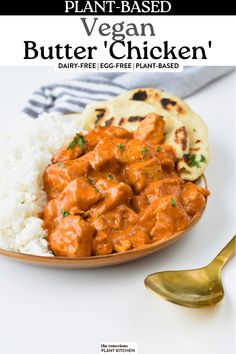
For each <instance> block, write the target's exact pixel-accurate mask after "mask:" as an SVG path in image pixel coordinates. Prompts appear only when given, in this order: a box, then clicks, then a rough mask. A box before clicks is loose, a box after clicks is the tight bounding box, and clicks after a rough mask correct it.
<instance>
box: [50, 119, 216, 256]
mask: <svg viewBox="0 0 236 354" xmlns="http://www.w3.org/2000/svg"><path fill="white" fill-rule="evenodd" d="M164 124H165V123H164V120H163V119H162V117H161V116H158V115H156V114H149V115H147V116H146V118H145V119H144V120H143V121H142V122H140V125H139V127H138V129H137V130H136V131H135V132H134V133H131V132H129V131H127V130H125V129H123V128H120V127H114V126H106V127H100V126H97V127H96V128H95V129H94V130H91V131H89V132H88V134H86V135H83V134H76V136H75V137H74V138H73V140H72V141H71V142H70V143H69V144H68V145H67V146H65V147H63V148H62V149H60V150H59V151H58V152H57V153H56V155H55V156H54V157H53V159H52V165H50V166H49V167H48V168H47V169H46V171H45V174H44V186H45V190H46V192H47V195H48V199H49V202H48V204H47V205H46V207H45V210H44V215H43V219H44V225H45V228H46V230H47V231H48V242H49V247H50V249H51V251H52V252H53V254H54V255H56V256H66V257H85V256H93V255H107V254H110V253H114V252H124V251H128V250H132V249H137V248H144V247H145V246H146V245H149V244H151V243H154V242H157V241H159V240H161V239H167V238H168V237H170V236H171V235H173V234H174V233H176V232H178V231H181V230H183V229H186V228H187V227H188V226H189V224H190V223H191V221H192V220H193V218H196V217H197V216H199V215H200V214H201V212H202V210H203V209H204V207H205V203H206V197H207V196H208V195H209V192H208V191H207V190H206V189H203V188H201V187H198V186H196V185H195V184H193V183H191V182H187V183H185V181H184V180H182V179H181V178H180V177H179V175H178V173H177V171H176V170H175V163H176V158H175V153H174V151H173V149H172V147H171V146H168V145H165V144H163V142H164V140H165V139H164Z"/></svg>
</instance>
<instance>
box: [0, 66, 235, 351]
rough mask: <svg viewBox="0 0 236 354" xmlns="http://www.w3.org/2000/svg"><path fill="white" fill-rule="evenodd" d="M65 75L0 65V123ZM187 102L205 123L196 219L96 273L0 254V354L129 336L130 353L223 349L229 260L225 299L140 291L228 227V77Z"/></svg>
mask: <svg viewBox="0 0 236 354" xmlns="http://www.w3.org/2000/svg"><path fill="white" fill-rule="evenodd" d="M70 76H72V75H71V74H70V75H68V74H67V75H66V74H58V73H54V72H53V70H52V69H51V68H11V67H0V78H1V80H0V99H1V114H0V124H1V125H0V126H1V129H3V127H4V122H5V121H6V120H7V119H8V118H9V117H10V116H11V115H14V114H16V113H17V111H18V110H19V109H20V108H21V106H22V105H23V104H24V102H25V100H26V99H27V97H28V96H29V94H30V93H31V92H32V90H34V89H36V88H37V87H38V86H40V85H42V84H45V83H48V82H51V81H54V80H57V79H58V78H60V79H61V78H68V77H70ZM187 102H188V103H189V104H190V105H191V106H192V108H193V109H195V110H196V111H197V112H198V113H199V114H201V115H202V116H203V117H204V119H205V120H206V122H207V124H208V127H209V133H210V145H211V155H212V158H211V162H210V165H209V167H208V169H207V178H208V184H209V189H210V190H211V193H212V195H211V197H210V198H209V202H208V206H207V210H206V212H205V215H204V216H203V218H202V220H201V221H200V223H199V224H198V225H197V226H196V227H195V228H194V229H193V230H192V231H191V232H189V233H188V234H187V235H186V236H185V237H184V238H182V239H181V240H180V241H178V242H177V243H176V244H173V245H171V246H169V247H168V248H166V249H163V250H161V251H159V252H157V253H156V254H153V255H151V256H149V257H147V258H144V259H142V260H140V261H136V262H133V263H130V264H126V265H121V266H116V267H111V268H104V269H97V270H59V269H47V268H40V267H37V266H30V265H27V264H23V263H17V262H15V261H12V260H9V259H6V258H3V257H1V258H0V279H1V287H0V352H1V353H2V354H65V353H66V354H74V353H79V354H97V353H98V352H99V349H98V348H99V343H100V342H112V341H114V342H120V341H126V342H137V343H138V348H139V354H233V353H235V347H234V331H235V322H234V319H235V304H236V291H235V285H234V283H235V279H234V275H235V261H234V260H232V261H231V262H230V263H229V264H228V265H227V266H226V268H225V269H224V271H223V283H224V288H225V298H224V300H223V302H222V303H220V304H219V305H217V306H216V307H214V308H210V309H201V310H197V309H188V308H182V307H179V306H176V305H174V304H171V303H167V302H165V301H163V300H162V299H160V298H157V297H155V296H154V295H152V294H151V293H150V292H148V291H147V290H146V289H145V287H144V285H143V280H144V277H145V276H146V275H147V274H149V273H152V272H155V271H161V270H168V269H185V268H194V267H199V266H202V265H204V264H206V263H207V262H208V261H210V260H211V258H213V257H214V256H215V255H216V254H217V252H218V251H219V250H220V249H221V248H222V247H223V246H224V245H225V244H226V243H227V241H228V240H229V239H230V238H231V236H232V235H233V233H234V232H235V231H234V226H235V111H236V110H235V75H234V74H231V75H229V76H227V77H225V78H223V79H221V80H219V81H217V82H214V83H213V84H211V85H210V86H208V87H206V88H205V89H203V90H202V91H201V92H198V93H196V94H195V95H193V96H192V97H191V98H189V99H187Z"/></svg>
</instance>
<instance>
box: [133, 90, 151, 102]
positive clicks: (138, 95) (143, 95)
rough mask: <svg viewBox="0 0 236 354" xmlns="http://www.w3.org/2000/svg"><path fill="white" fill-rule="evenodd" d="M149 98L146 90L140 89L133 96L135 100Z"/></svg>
mask: <svg viewBox="0 0 236 354" xmlns="http://www.w3.org/2000/svg"><path fill="white" fill-rule="evenodd" d="M147 98H148V94H147V92H146V91H145V90H138V91H137V92H135V93H134V94H133V96H132V98H131V99H132V100H133V101H145V100H146V99H147Z"/></svg>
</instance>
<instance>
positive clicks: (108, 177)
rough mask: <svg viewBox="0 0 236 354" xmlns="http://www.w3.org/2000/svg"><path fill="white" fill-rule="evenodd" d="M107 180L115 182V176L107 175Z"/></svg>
mask: <svg viewBox="0 0 236 354" xmlns="http://www.w3.org/2000/svg"><path fill="white" fill-rule="evenodd" d="M107 179H109V180H110V181H111V180H113V176H112V174H111V173H109V174H108V175H107Z"/></svg>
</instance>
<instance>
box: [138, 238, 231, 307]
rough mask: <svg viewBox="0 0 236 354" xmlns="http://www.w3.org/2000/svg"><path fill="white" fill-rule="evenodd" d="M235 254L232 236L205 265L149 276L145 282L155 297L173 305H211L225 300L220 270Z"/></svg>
mask: <svg viewBox="0 0 236 354" xmlns="http://www.w3.org/2000/svg"><path fill="white" fill-rule="evenodd" d="M234 254H235V236H234V237H233V238H232V240H231V241H230V242H229V243H228V244H227V245H226V246H225V247H224V248H223V250H222V251H221V252H220V253H219V254H218V255H217V256H216V257H215V258H214V259H213V261H212V262H211V263H210V264H208V265H207V266H205V267H202V268H198V269H190V270H180V271H169V272H159V273H154V274H150V275H148V276H147V277H146V279H145V281H144V282H145V285H146V287H147V288H148V289H150V290H152V291H153V292H154V293H155V294H157V295H160V296H162V297H164V298H165V299H166V300H168V301H171V302H174V303H175V304H178V305H182V306H187V307H206V306H212V305H215V304H217V302H219V301H220V300H222V299H223V297H224V289H223V285H222V282H221V270H222V268H223V267H224V265H225V264H226V263H227V262H228V260H229V259H230V258H231V257H232V256H233V255H234Z"/></svg>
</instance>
